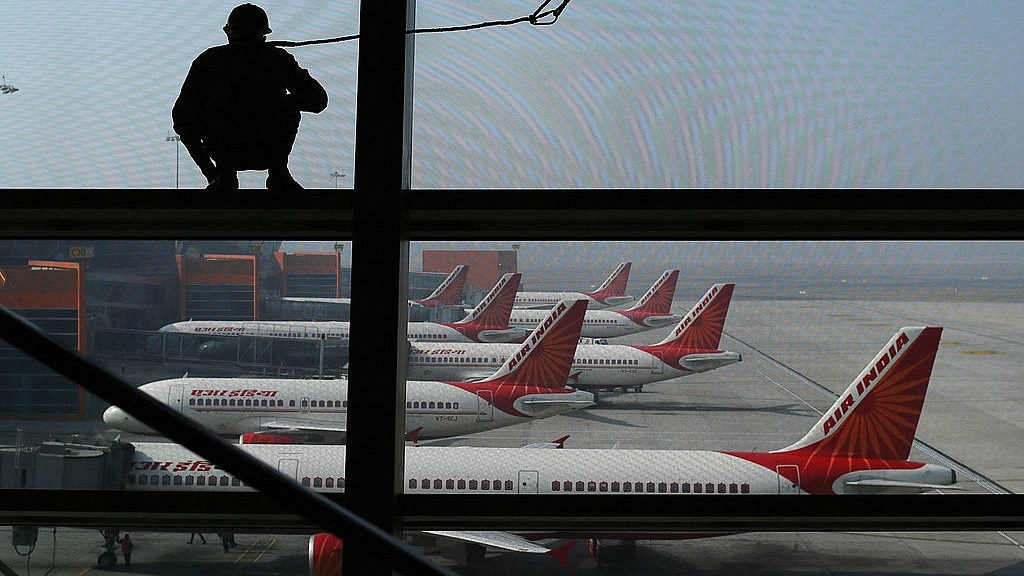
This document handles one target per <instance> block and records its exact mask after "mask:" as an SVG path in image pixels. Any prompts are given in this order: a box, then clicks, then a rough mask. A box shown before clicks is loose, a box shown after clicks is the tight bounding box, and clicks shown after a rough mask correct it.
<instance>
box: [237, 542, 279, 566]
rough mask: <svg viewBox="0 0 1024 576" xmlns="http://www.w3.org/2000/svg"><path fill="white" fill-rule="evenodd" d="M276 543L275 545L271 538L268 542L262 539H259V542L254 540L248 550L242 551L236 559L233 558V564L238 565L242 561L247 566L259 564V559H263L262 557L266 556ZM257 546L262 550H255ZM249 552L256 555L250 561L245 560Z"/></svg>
mask: <svg viewBox="0 0 1024 576" xmlns="http://www.w3.org/2000/svg"><path fill="white" fill-rule="evenodd" d="M276 543H277V540H276V539H274V538H271V539H270V540H264V539H262V538H260V539H259V540H256V541H255V542H253V543H252V544H250V545H249V547H248V548H246V549H245V550H243V551H242V553H241V554H239V556H238V558H235V564H240V563H241V562H243V561H245V562H246V563H248V564H255V563H257V562H259V560H260V558H263V555H264V554H266V553H267V552H268V551H269V550H270V549H271V548H272V547H273V546H274V544H276ZM257 546H263V549H262V550H256V547H257ZM250 552H253V553H255V554H256V556H255V557H254V558H252V559H251V560H249V559H247V555H248V554H249V553H250Z"/></svg>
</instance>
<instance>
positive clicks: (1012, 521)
mask: <svg viewBox="0 0 1024 576" xmlns="http://www.w3.org/2000/svg"><path fill="white" fill-rule="evenodd" d="M327 498H328V499H330V500H332V501H333V502H335V503H337V504H339V505H341V506H344V505H345V497H344V495H343V494H333V495H328V496H327ZM0 501H2V502H4V503H5V504H4V506H3V509H2V510H0V525H35V526H75V527H97V526H107V525H114V526H124V527H131V528H134V529H136V530H141V529H148V530H173V529H181V530H188V529H192V528H196V527H203V528H211V529H213V528H224V529H227V528H231V529H233V530H235V531H238V532H243V531H249V532H267V531H270V532H282V533H284V532H288V533H296V532H298V533H307V532H309V533H311V532H316V531H319V530H320V528H318V527H317V526H316V525H315V524H314V523H312V522H310V521H308V520H306V519H304V518H302V517H301V516H299V515H297V514H294V513H292V512H291V511H289V509H288V506H287V505H286V504H285V503H282V502H281V501H280V500H278V499H275V498H272V497H269V496H265V495H263V494H259V493H255V492H252V493H243V492H235V493H216V492H202V491H198V490H197V491H194V492H141V491H140V492H131V491H129V492H119V491H82V490H75V491H67V492H61V491H55V490H0ZM398 510H399V511H400V513H401V514H402V518H403V526H404V528H405V529H406V530H441V529H444V530H508V531H521V532H535V533H536V532H540V533H544V532H560V533H568V534H576V535H581V536H582V535H594V534H597V533H600V532H609V531H618V532H622V531H628V532H779V531H783V532H807V531H813V532H828V531H844V530H879V531H958V532H961V531H962V532H968V531H979V530H982V531H987V530H1012V531H1016V530H1024V495H1018V494H994V495H989V494H969V495H957V494H942V495H934V496H921V495H908V496H864V495H862V496H784V495H780V496H765V495H740V496H731V495H722V496H682V497H681V496H663V495H657V494H652V495H644V496H622V495H572V496H551V495H472V496H465V495H437V496H434V495H431V496H427V495H410V496H402V497H400V498H399V501H398Z"/></svg>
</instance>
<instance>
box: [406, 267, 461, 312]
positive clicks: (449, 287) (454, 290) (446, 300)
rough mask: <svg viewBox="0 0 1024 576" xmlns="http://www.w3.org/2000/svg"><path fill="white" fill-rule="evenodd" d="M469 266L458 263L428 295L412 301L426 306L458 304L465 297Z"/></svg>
mask: <svg viewBox="0 0 1024 576" xmlns="http://www.w3.org/2000/svg"><path fill="white" fill-rule="evenodd" d="M468 276H469V266H466V265H465V264H459V265H458V266H456V267H455V268H454V269H453V270H452V271H451V273H449V274H448V277H446V278H445V279H444V280H443V281H442V282H441V284H440V285H439V286H438V287H437V288H435V289H434V291H433V292H431V293H430V296H427V297H426V298H422V299H420V300H413V302H415V303H417V304H419V305H420V306H424V307H426V308H435V307H437V306H458V305H459V304H462V301H463V300H464V299H465V290H466V277H468Z"/></svg>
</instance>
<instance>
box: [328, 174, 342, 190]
mask: <svg viewBox="0 0 1024 576" xmlns="http://www.w3.org/2000/svg"><path fill="white" fill-rule="evenodd" d="M328 176H331V177H333V178H334V189H335V190H337V189H338V178H344V177H345V175H344V174H342V173H341V172H338V171H337V170H335V171H334V172H331V173H330V174H328Z"/></svg>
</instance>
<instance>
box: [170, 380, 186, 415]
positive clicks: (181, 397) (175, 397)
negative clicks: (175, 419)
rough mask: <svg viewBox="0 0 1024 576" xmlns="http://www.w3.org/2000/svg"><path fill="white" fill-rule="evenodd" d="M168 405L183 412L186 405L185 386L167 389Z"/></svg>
mask: <svg viewBox="0 0 1024 576" xmlns="http://www.w3.org/2000/svg"><path fill="white" fill-rule="evenodd" d="M167 405H168V406H170V407H171V408H173V409H175V410H176V411H178V412H181V411H182V409H183V408H184V407H185V387H184V386H171V387H170V388H169V389H168V390H167Z"/></svg>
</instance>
